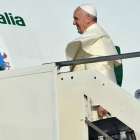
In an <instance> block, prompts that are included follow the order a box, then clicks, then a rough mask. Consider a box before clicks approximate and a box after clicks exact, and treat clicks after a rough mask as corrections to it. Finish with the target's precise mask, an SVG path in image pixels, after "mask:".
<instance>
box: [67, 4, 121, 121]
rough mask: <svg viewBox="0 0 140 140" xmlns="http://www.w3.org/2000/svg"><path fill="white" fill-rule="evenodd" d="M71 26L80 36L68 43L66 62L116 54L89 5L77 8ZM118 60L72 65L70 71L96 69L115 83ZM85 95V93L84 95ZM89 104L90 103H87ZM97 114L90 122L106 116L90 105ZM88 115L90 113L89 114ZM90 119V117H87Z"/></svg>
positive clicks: (104, 112)
mask: <svg viewBox="0 0 140 140" xmlns="http://www.w3.org/2000/svg"><path fill="white" fill-rule="evenodd" d="M73 18H74V21H73V24H74V25H76V27H77V30H78V33H80V34H81V36H80V37H79V38H77V39H75V40H74V41H72V42H70V43H69V44H68V45H67V48H66V56H67V59H68V60H75V59H84V58H92V57H100V56H107V55H116V54H118V53H117V51H116V49H115V46H114V44H113V42H112V40H111V38H110V37H109V35H108V34H107V33H106V32H105V31H104V30H103V29H102V28H101V27H100V26H99V24H97V12H96V9H95V8H94V7H93V6H92V5H90V4H83V5H81V6H79V7H78V8H77V9H76V10H75V11H74V15H73ZM120 64H121V61H120V60H115V61H105V62H98V63H89V64H80V65H73V66H72V67H70V70H71V71H82V70H91V69H96V70H98V71H99V72H100V73H102V74H103V75H105V76H106V77H108V78H110V79H111V80H112V81H114V82H115V83H116V78H115V73H114V65H115V66H117V65H120ZM85 94H86V93H85ZM89 102H90V101H89ZM92 106H94V110H95V111H96V112H97V113H94V114H96V115H93V118H89V119H90V120H94V121H95V120H97V119H98V118H99V117H103V116H104V115H106V114H107V111H106V110H105V109H104V108H102V107H101V106H100V105H97V104H95V103H92ZM89 114H90V113H89ZM89 117H90V116H89Z"/></svg>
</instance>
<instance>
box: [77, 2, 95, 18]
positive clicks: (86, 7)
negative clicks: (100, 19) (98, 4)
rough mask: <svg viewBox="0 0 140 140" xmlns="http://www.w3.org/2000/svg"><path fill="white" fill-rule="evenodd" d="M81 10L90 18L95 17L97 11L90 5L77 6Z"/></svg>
mask: <svg viewBox="0 0 140 140" xmlns="http://www.w3.org/2000/svg"><path fill="white" fill-rule="evenodd" d="M79 7H80V8H81V9H82V10H84V11H85V12H87V13H89V14H90V15H92V16H95V17H97V11H96V9H95V7H94V6H93V5H91V4H82V5H80V6H79Z"/></svg>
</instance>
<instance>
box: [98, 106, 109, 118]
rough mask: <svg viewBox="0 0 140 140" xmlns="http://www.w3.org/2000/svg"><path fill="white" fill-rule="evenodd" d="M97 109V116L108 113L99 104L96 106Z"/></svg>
mask: <svg viewBox="0 0 140 140" xmlns="http://www.w3.org/2000/svg"><path fill="white" fill-rule="evenodd" d="M97 111H98V115H99V117H103V115H105V114H107V113H108V111H107V110H105V109H104V108H102V107H101V106H97Z"/></svg>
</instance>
